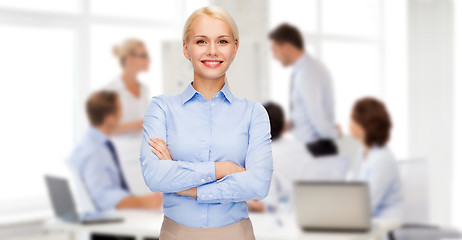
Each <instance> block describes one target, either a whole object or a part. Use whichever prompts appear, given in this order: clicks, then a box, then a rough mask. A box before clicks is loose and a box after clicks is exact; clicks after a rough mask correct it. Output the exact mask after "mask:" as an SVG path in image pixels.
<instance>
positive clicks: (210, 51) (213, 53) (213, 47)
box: [207, 43, 217, 56]
mask: <svg viewBox="0 0 462 240" xmlns="http://www.w3.org/2000/svg"><path fill="white" fill-rule="evenodd" d="M207 50H208V52H207V55H209V56H216V55H217V46H216V44H214V43H212V44H209V47H208V49H207Z"/></svg>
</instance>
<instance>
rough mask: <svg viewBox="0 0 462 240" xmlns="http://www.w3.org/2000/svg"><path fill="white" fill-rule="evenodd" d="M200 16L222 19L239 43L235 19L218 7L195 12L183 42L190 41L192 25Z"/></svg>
mask: <svg viewBox="0 0 462 240" xmlns="http://www.w3.org/2000/svg"><path fill="white" fill-rule="evenodd" d="M200 16H209V17H213V18H217V19H220V20H222V21H224V22H225V23H227V24H228V25H229V27H230V28H231V31H232V32H233V39H234V41H237V42H239V29H238V28H237V24H236V22H235V21H234V18H233V17H232V16H231V14H229V12H228V11H226V9H224V8H222V7H218V6H207V7H202V8H199V9H197V10H196V11H194V12H193V13H192V14H191V15H190V16H189V17H188V19H187V20H186V22H185V24H184V28H183V42H187V41H188V40H189V37H190V36H189V34H190V33H191V25H192V23H193V22H194V20H196V19H197V18H198V17H200ZM225 83H226V85H228V88H229V83H228V79H227V78H225Z"/></svg>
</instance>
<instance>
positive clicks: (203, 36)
mask: <svg viewBox="0 0 462 240" xmlns="http://www.w3.org/2000/svg"><path fill="white" fill-rule="evenodd" d="M194 37H195V38H201V37H202V38H207V36H205V35H196V36H194Z"/></svg>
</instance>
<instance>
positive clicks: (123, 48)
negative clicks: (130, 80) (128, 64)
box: [112, 38, 144, 67]
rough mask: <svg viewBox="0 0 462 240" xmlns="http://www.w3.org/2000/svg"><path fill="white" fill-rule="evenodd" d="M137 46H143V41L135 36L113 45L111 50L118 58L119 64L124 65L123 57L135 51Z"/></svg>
mask: <svg viewBox="0 0 462 240" xmlns="http://www.w3.org/2000/svg"><path fill="white" fill-rule="evenodd" d="M138 46H144V43H143V41H141V40H139V39H136V38H130V39H127V40H125V41H124V42H123V43H122V44H120V45H115V46H114V47H113V48H112V52H113V53H114V56H115V57H116V58H117V59H118V60H119V63H120V66H122V67H123V66H124V65H125V59H126V58H127V57H128V56H129V55H130V54H133V53H135V49H136V48H137V47H138Z"/></svg>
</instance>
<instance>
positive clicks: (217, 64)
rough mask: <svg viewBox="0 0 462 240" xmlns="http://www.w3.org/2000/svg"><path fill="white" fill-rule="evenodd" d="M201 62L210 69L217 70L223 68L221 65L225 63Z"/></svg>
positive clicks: (218, 61)
mask: <svg viewBox="0 0 462 240" xmlns="http://www.w3.org/2000/svg"><path fill="white" fill-rule="evenodd" d="M201 62H202V64H204V65H205V66H206V67H209V68H217V67H219V66H221V64H222V63H223V61H221V60H202V61H201Z"/></svg>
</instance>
